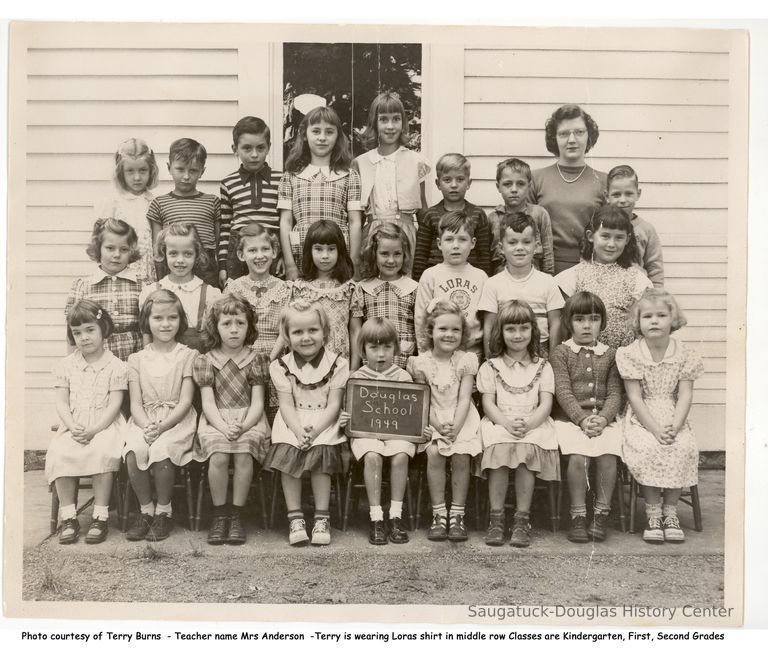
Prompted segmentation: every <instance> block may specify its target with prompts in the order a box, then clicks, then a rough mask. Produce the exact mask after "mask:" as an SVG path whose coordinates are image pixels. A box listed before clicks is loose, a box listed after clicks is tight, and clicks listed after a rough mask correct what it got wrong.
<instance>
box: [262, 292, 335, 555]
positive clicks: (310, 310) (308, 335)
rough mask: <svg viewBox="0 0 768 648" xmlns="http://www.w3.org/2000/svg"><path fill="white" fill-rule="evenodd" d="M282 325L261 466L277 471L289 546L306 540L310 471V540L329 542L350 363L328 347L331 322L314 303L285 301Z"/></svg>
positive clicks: (323, 311)
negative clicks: (304, 505)
mask: <svg viewBox="0 0 768 648" xmlns="http://www.w3.org/2000/svg"><path fill="white" fill-rule="evenodd" d="M280 328H281V330H282V334H283V336H284V338H285V339H286V340H287V341H288V345H289V347H290V349H291V351H290V353H287V354H286V355H284V356H283V357H282V358H278V359H277V360H275V361H274V362H272V364H270V365H269V375H270V378H271V379H272V384H273V385H274V387H275V390H276V391H277V398H278V401H279V403H280V410H279V411H278V413H277V416H275V423H274V425H273V426H272V447H271V448H270V450H269V453H268V454H267V458H266V459H265V460H264V466H265V468H267V469H268V470H276V471H278V472H280V473H281V475H280V478H281V483H282V486H283V494H284V496H285V504H286V508H287V509H288V522H289V525H290V531H289V535H288V542H289V543H290V544H292V545H303V544H306V543H307V542H308V541H309V536H307V531H306V525H305V523H304V513H303V512H302V510H301V478H302V475H303V474H304V473H305V472H309V473H310V476H311V481H312V494H313V495H314V500H315V523H314V528H313V530H312V544H314V545H327V544H330V543H331V529H330V525H329V519H330V515H329V507H328V505H329V503H330V498H331V475H333V474H335V473H338V472H340V470H341V449H340V448H341V444H342V443H344V441H345V439H344V435H343V433H342V431H341V430H342V428H343V427H344V426H345V425H346V424H347V422H348V421H349V415H348V414H347V413H346V412H342V411H341V404H342V400H343V398H344V387H345V386H346V384H347V379H348V378H349V364H348V362H347V361H346V360H345V359H344V358H343V357H342V356H341V355H339V354H338V353H332V352H331V351H329V350H328V349H327V348H326V345H327V344H328V338H329V337H330V326H329V324H328V316H327V315H326V313H325V310H323V307H322V306H320V304H319V303H318V302H314V303H309V302H307V301H303V300H299V301H294V302H291V303H290V304H288V306H286V307H285V309H284V310H283V313H282V316H281V319H280Z"/></svg>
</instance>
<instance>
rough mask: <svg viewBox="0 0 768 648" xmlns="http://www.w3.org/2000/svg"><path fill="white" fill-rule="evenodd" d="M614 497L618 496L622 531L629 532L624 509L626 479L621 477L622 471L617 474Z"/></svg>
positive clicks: (617, 501)
mask: <svg viewBox="0 0 768 648" xmlns="http://www.w3.org/2000/svg"><path fill="white" fill-rule="evenodd" d="M613 494H614V497H616V503H617V505H618V509H619V525H620V526H621V532H622V533H626V532H627V513H626V511H625V509H624V481H623V480H622V478H621V473H619V474H617V475H616V486H615V487H614V489H613Z"/></svg>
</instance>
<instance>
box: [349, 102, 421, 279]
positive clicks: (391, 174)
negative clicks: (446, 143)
mask: <svg viewBox="0 0 768 648" xmlns="http://www.w3.org/2000/svg"><path fill="white" fill-rule="evenodd" d="M363 139H364V143H365V145H366V148H368V149H369V150H368V152H366V153H363V154H362V155H360V156H358V157H356V158H355V159H354V161H353V162H352V168H353V169H355V170H357V171H358V172H359V173H360V181H361V184H362V191H361V203H362V205H363V206H364V208H365V217H366V221H365V226H364V227H363V234H362V240H363V245H366V244H367V242H368V240H369V239H370V236H371V235H372V234H373V233H374V232H375V231H376V228H377V227H378V226H379V225H381V224H382V223H385V222H387V221H394V222H396V223H397V224H398V225H399V226H400V227H401V228H402V229H403V231H404V232H405V233H406V236H407V237H408V241H409V243H410V245H411V250H415V249H416V227H417V218H416V216H417V214H418V213H419V211H420V210H425V209H426V208H427V197H426V190H425V187H424V183H425V181H426V179H427V176H428V175H429V172H430V167H429V163H428V162H427V160H426V158H424V156H423V155H421V154H420V153H417V152H416V151H412V150H410V149H408V148H406V146H407V144H408V143H409V141H410V137H409V135H408V117H407V115H406V114H405V106H403V102H402V101H400V98H399V97H398V96H397V95H396V94H395V93H393V92H382V93H381V94H380V95H378V96H377V97H376V98H375V99H374V100H373V102H372V103H371V108H370V110H369V111H368V124H367V125H366V128H365V132H364V133H363ZM406 272H407V274H408V275H410V273H411V268H410V266H409V267H407V268H406Z"/></svg>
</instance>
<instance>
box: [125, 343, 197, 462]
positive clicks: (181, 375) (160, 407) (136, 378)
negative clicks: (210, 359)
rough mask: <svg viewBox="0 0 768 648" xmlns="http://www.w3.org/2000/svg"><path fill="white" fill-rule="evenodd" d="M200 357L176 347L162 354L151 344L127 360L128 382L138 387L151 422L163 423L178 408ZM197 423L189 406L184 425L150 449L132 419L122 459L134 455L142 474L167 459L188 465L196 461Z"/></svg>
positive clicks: (181, 423)
mask: <svg viewBox="0 0 768 648" xmlns="http://www.w3.org/2000/svg"><path fill="white" fill-rule="evenodd" d="M197 355H198V353H197V351H195V350H194V349H190V348H189V347H186V346H184V345H183V344H176V346H175V347H174V348H173V350H172V351H170V352H168V353H159V352H158V351H155V348H154V345H153V344H149V345H147V346H146V347H145V348H144V349H142V350H141V351H139V352H138V353H134V354H133V355H131V357H130V358H128V382H129V383H137V384H138V385H139V388H140V389H141V401H142V406H143V407H144V411H145V412H146V413H147V416H148V417H149V420H150V421H151V422H153V423H157V422H158V421H162V420H163V419H165V418H166V417H167V416H168V414H170V412H171V410H173V408H174V407H176V405H177V404H178V402H179V398H180V397H181V384H182V382H183V380H184V379H185V378H191V377H192V364H193V363H194V360H195V358H196V357H197ZM196 419H197V415H196V413H195V410H194V408H193V407H191V406H190V408H189V410H188V411H187V413H186V414H185V415H184V417H183V418H182V419H181V421H179V422H178V423H177V424H176V425H174V426H173V427H172V428H171V429H169V430H166V431H165V432H163V433H162V434H161V435H160V436H159V437H158V438H157V439H156V440H155V441H154V442H153V443H152V444H151V445H149V444H147V442H146V441H145V440H144V431H143V430H142V428H140V427H139V426H138V425H136V423H135V422H134V420H133V417H131V418H130V419H129V420H128V424H127V426H126V430H125V447H124V448H123V457H125V456H127V455H128V453H129V452H133V453H134V454H135V455H136V464H137V465H138V467H139V469H140V470H146V469H147V468H149V466H151V465H152V464H154V463H157V462H159V461H163V460H165V459H170V460H171V463H173V464H175V465H176V466H184V465H186V464H187V463H189V462H190V461H191V460H192V459H193V458H194V454H193V443H194V438H195V430H196V428H197V425H196Z"/></svg>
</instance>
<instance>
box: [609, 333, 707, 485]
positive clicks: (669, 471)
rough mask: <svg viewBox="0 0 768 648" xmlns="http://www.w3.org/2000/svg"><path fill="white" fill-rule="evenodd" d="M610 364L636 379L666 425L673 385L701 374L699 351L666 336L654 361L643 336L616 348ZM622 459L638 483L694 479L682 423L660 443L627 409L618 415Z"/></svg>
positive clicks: (691, 438) (690, 442)
mask: <svg viewBox="0 0 768 648" xmlns="http://www.w3.org/2000/svg"><path fill="white" fill-rule="evenodd" d="M616 365H617V366H618V368H619V373H621V377H622V378H623V379H624V380H639V381H640V387H641V390H642V395H643V402H644V403H645V404H646V406H647V407H648V409H649V410H650V412H651V414H652V415H653V418H654V419H655V420H656V422H657V423H659V424H660V425H662V426H663V425H667V424H669V423H672V420H673V418H674V415H675V406H676V405H677V394H678V383H679V382H680V381H681V380H691V381H693V380H696V379H697V378H699V377H700V376H701V374H702V373H704V365H703V364H702V362H701V358H700V357H699V354H698V353H697V352H696V351H695V350H694V349H692V348H691V347H689V346H687V345H685V344H684V343H683V342H681V341H680V340H677V339H675V338H670V341H669V346H668V347H667V351H666V353H665V354H664V357H663V358H662V359H661V360H660V361H659V362H655V361H654V360H653V357H652V356H651V352H650V350H649V349H648V345H647V344H646V342H645V340H644V339H643V338H640V339H639V340H636V341H635V342H633V343H632V344H630V345H629V346H627V347H622V348H621V349H619V350H618V351H617V352H616ZM623 453H624V461H625V462H626V464H627V467H628V468H629V471H630V472H631V473H632V475H633V476H634V478H635V479H636V480H637V481H638V482H639V483H641V484H643V485H644V486H655V487H658V488H685V487H687V486H693V485H694V484H696V483H698V466H699V451H698V448H697V446H696V437H695V435H694V434H693V431H692V430H691V426H690V425H689V423H688V421H686V422H685V424H684V425H683V427H682V429H681V430H680V432H679V433H678V435H677V437H676V438H675V441H674V443H672V444H670V445H661V444H660V443H659V442H658V441H657V440H656V437H654V436H653V434H652V433H651V432H649V431H648V430H646V429H645V428H644V427H643V426H642V425H641V424H640V421H638V419H637V416H636V415H635V413H634V412H633V411H632V407H631V406H630V407H629V408H627V414H626V416H625V418H624V445H623Z"/></svg>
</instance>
